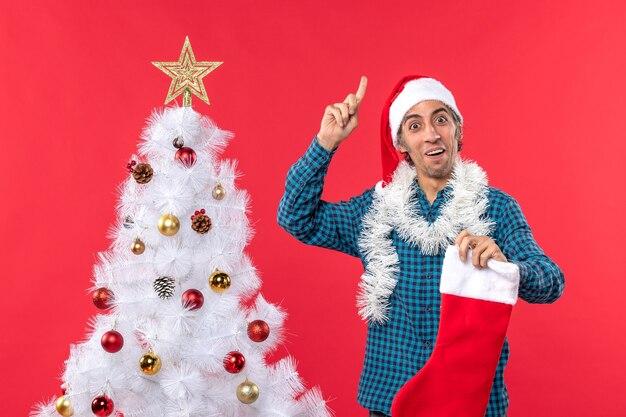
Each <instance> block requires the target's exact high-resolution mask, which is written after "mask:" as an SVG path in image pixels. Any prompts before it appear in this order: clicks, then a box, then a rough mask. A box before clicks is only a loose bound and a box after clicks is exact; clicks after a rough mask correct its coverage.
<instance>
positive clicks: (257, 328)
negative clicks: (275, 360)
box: [248, 320, 270, 342]
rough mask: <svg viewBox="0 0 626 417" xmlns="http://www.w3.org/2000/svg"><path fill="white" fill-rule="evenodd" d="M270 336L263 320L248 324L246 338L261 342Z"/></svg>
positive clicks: (268, 328) (268, 327)
mask: <svg viewBox="0 0 626 417" xmlns="http://www.w3.org/2000/svg"><path fill="white" fill-rule="evenodd" d="M269 335H270V326H269V325H268V324H267V323H266V322H264V321H263V320H254V321H251V322H250V323H248V337H249V338H250V339H251V340H252V341H254V342H263V341H264V340H265V339H267V337H268V336H269Z"/></svg>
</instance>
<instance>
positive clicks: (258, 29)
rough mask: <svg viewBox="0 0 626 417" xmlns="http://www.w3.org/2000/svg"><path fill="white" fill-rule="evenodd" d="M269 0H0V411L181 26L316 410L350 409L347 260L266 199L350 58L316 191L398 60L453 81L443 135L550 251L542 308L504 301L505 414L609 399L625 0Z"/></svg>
mask: <svg viewBox="0 0 626 417" xmlns="http://www.w3.org/2000/svg"><path fill="white" fill-rule="evenodd" d="M126 3H131V2H126ZM392 3H393V4H394V6H391V4H392ZM52 4H54V5H52ZM276 4H277V5H274V4H273V3H271V2H260V1H248V2H244V3H241V2H235V1H195V2H191V1H178V2H164V1H155V0H152V1H145V2H133V5H122V2H105V1H88V2H85V1H64V2H45V1H41V0H38V1H31V2H17V1H14V2H8V1H7V0H3V1H2V5H1V6H0V39H1V40H2V41H1V42H0V82H1V86H2V94H1V99H0V126H1V132H2V134H1V136H2V143H3V150H2V151H1V152H0V178H1V179H2V180H1V182H0V184H1V185H0V188H1V192H0V199H1V204H0V219H1V220H2V227H1V228H0V230H1V232H2V234H1V236H2V238H1V243H0V256H1V257H2V259H1V267H2V269H1V271H2V272H1V274H2V281H1V283H2V286H1V291H0V328H1V329H2V331H3V332H4V335H3V336H2V338H0V349H1V356H0V363H1V364H2V373H0V375H1V376H0V381H1V384H2V385H1V388H2V392H3V393H4V398H5V400H4V404H5V405H4V406H2V412H1V414H2V415H7V416H8V415H16V416H17V415H20V416H22V415H26V414H27V412H28V410H29V409H30V406H31V404H33V403H34V402H36V401H39V400H41V399H43V398H44V397H45V398H49V397H50V396H56V395H58V392H59V389H58V385H59V384H58V380H57V377H58V375H59V374H60V371H61V369H62V366H63V361H64V359H65V358H67V356H68V353H69V345H70V344H71V343H75V342H78V341H80V340H81V339H82V337H83V335H84V333H85V327H86V323H87V320H88V319H89V317H90V316H91V315H92V314H94V313H95V309H94V307H93V306H92V305H91V301H90V299H89V296H88V294H87V292H86V290H87V288H88V287H89V286H90V277H91V268H92V265H93V263H94V260H95V254H96V253H97V252H98V251H100V250H104V249H105V248H106V247H107V245H108V241H107V239H106V233H107V230H108V228H109V225H110V224H112V223H113V221H114V205H115V201H116V193H115V187H116V185H117V184H118V183H120V182H121V181H122V179H123V178H124V176H125V175H127V173H126V172H125V169H124V166H125V164H126V161H127V157H128V156H129V155H130V154H131V153H132V152H133V151H134V150H135V147H136V143H137V139H138V135H139V133H140V131H141V129H142V127H143V126H144V122H145V118H146V117H147V116H148V115H149V114H150V112H151V110H152V108H153V107H156V106H159V105H161V103H162V102H163V100H164V98H165V95H166V92H167V88H168V86H169V81H168V79H167V77H165V75H164V74H162V73H161V72H159V71H158V70H157V69H156V68H154V67H153V66H152V65H151V64H150V62H151V61H154V60H161V61H164V60H175V59H177V57H178V54H179V52H180V49H181V47H182V43H183V40H184V37H185V35H189V37H190V39H191V42H192V45H193V47H194V52H195V54H196V57H197V58H198V59H199V60H219V61H224V62H225V63H224V65H222V66H221V67H220V68H218V69H217V70H216V71H215V72H213V73H212V74H210V75H209V76H208V77H207V78H205V80H206V88H207V91H208V94H209V98H210V100H211V102H212V105H211V106H210V107H209V106H206V105H205V104H203V103H200V102H199V101H197V100H196V108H197V109H198V110H199V111H201V112H203V113H207V114H208V115H210V116H211V117H212V118H213V119H214V120H215V122H216V123H217V124H218V125H219V126H220V127H222V128H224V129H229V130H232V131H233V132H235V133H236V135H237V136H236V138H235V139H234V141H233V142H232V144H231V146H230V147H229V148H228V149H227V151H226V156H227V157H231V158H237V159H239V161H240V170H241V171H242V173H243V174H244V176H243V177H242V178H241V180H240V182H239V184H240V186H241V187H243V188H246V189H248V190H249V191H250V194H251V195H252V198H253V200H252V212H251V215H250V216H251V219H252V221H253V223H254V224H255V226H256V231H257V234H256V237H255V238H254V240H253V242H252V244H251V245H250V247H249V253H250V254H251V255H252V257H253V259H254V261H255V263H256V265H257V267H258V269H259V270H260V272H261V274H262V278H263V279H264V284H263V293H264V294H265V295H266V297H267V298H268V299H269V300H271V301H273V302H275V303H279V304H281V305H282V307H284V308H285V309H286V310H287V311H288V312H289V314H290V318H289V320H288V321H287V327H288V332H289V340H288V342H287V343H286V347H285V348H284V349H282V350H281V351H280V353H281V354H284V353H285V352H287V351H288V352H289V353H290V354H292V355H293V356H295V357H296V358H297V359H298V361H299V370H300V372H301V374H302V375H303V377H304V378H305V379H306V381H307V383H308V384H309V385H320V386H321V387H322V389H323V391H324V394H325V396H326V397H328V398H331V399H332V401H331V402H330V405H331V407H333V408H334V409H335V410H336V412H337V415H338V416H340V417H343V416H355V415H365V414H364V411H363V410H362V409H361V408H360V407H359V406H358V405H357V403H356V400H355V397H356V390H357V381H358V375H359V371H360V368H361V363H362V358H363V349H364V342H365V326H364V325H363V324H362V322H361V321H360V319H359V318H358V316H357V312H356V308H355V306H354V303H355V292H356V289H357V282H358V279H359V276H360V273H361V267H360V263H359V262H358V260H357V259H353V258H349V257H347V256H345V255H341V254H339V253H333V252H330V251H326V250H322V249H317V248H312V247H306V246H304V245H302V244H300V243H298V242H296V241H295V240H294V239H293V238H291V237H290V236H288V235H287V234H286V233H285V232H283V231H282V230H281V229H280V228H279V227H278V226H277V224H276V220H275V217H276V208H277V205H278V201H279V199H280V196H281V194H282V190H283V183H284V177H285V174H286V172H287V169H288V168H289V166H290V165H291V164H292V163H293V162H294V161H295V160H296V159H297V158H298V157H299V156H300V155H301V154H302V153H303V152H304V150H305V149H306V147H307V145H308V144H309V142H310V140H311V138H312V137H313V135H314V134H315V133H316V131H317V129H318V127H319V120H320V117H321V115H322V112H323V108H324V106H325V105H326V104H328V103H332V102H334V101H340V100H343V98H344V97H345V95H346V94H347V93H349V92H351V91H353V90H354V89H355V88H356V86H357V84H358V80H359V76H360V75H361V74H365V75H367V76H368V77H369V80H370V83H369V89H368V92H367V96H366V98H365V101H364V102H363V105H362V115H361V126H360V127H359V129H358V130H357V132H355V134H354V135H353V137H351V138H350V139H349V140H348V141H347V142H346V143H345V144H344V145H343V146H342V148H341V149H340V151H339V152H338V153H337V155H336V157H335V159H334V161H333V164H332V166H331V169H330V172H329V175H328V180H327V187H326V190H325V197H326V198H327V199H330V200H335V199H340V198H346V197H349V196H350V195H353V194H356V193H359V192H361V191H362V190H363V189H365V188H367V187H369V186H371V185H372V184H373V183H374V182H375V181H377V179H378V175H379V157H378V136H377V132H378V122H379V112H380V109H381V106H382V103H383V100H384V98H385V97H386V96H387V94H388V92H389V90H390V89H391V88H392V86H393V85H394V84H395V82H396V81H397V80H398V79H399V78H400V77H401V76H402V75H405V74H408V73H422V74H429V75H432V76H434V77H436V78H439V79H440V80H442V81H443V82H444V83H445V84H446V85H447V86H448V87H449V88H450V89H451V90H452V91H453V92H454V94H455V96H456V98H457V103H459V107H460V109H461V111H462V112H463V115H464V117H465V120H466V132H465V133H466V134H465V138H466V140H465V147H464V151H463V153H464V155H465V156H466V157H469V158H473V159H476V160H478V161H479V162H480V164H481V165H482V166H483V167H484V168H485V169H486V170H487V172H488V173H489V175H490V180H491V183H492V184H493V185H495V186H497V187H501V188H503V189H504V190H506V191H507V192H508V193H509V194H512V195H513V196H515V197H516V198H517V199H518V201H519V202H520V203H521V205H522V208H523V209H524V212H525V214H526V216H527V218H528V220H529V222H530V224H531V226H532V227H533V229H534V232H535V235H536V238H537V240H538V241H539V243H540V244H541V245H542V246H543V248H544V249H545V250H546V252H547V253H548V254H549V255H550V256H552V257H553V258H554V259H555V260H556V261H557V263H558V264H559V265H560V266H561V267H562V268H563V270H564V271H565V275H566V280H567V282H566V289H565V294H564V296H563V297H562V298H561V299H560V300H559V301H558V302H557V303H556V304H554V305H547V306H537V305H528V304H526V303H524V302H520V303H519V304H518V305H517V306H516V307H515V310H514V316H513V319H512V324H511V328H510V332H509V337H510V341H511V347H512V356H511V361H510V366H509V367H508V370H507V374H506V378H507V381H508V384H509V388H510V395H511V409H510V416H512V417H521V416H534V417H559V416H603V417H617V416H624V415H626V397H625V396H624V395H623V389H624V386H625V383H626V376H625V375H626V373H625V372H624V370H625V369H626V360H625V359H624V355H623V350H624V345H625V344H624V342H625V339H626V336H625V334H626V332H625V330H626V329H625V325H624V322H625V321H624V319H623V317H624V311H625V309H624V303H623V301H622V297H621V296H622V295H623V294H624V291H625V290H626V282H625V280H624V278H625V277H626V263H625V261H624V259H626V257H625V256H624V245H623V239H624V236H625V234H626V233H625V232H626V229H625V227H624V220H623V212H624V206H625V204H624V203H625V199H626V197H625V196H624V189H625V187H624V183H625V181H624V180H625V176H626V175H625V173H624V172H625V171H624V162H623V153H624V151H625V150H626V145H625V143H626V140H625V139H624V130H625V129H624V127H623V124H622V123H623V120H624V108H625V105H626V100H625V97H626V83H625V82H624V74H625V73H626V54H624V49H625V41H626V30H625V29H624V28H625V27H626V25H624V22H625V21H626V6H625V4H626V3H624V2H623V1H619V0H614V1H594V2H589V3H587V4H585V3H584V2H579V1H555V2H544V1H538V0H530V1H524V2H509V1H495V0H491V1H476V2H455V1H448V0H442V1H438V2H419V1H411V2H405V3H404V4H400V2H356V1H352V2H350V1H344V2H334V1H325V0H318V1H316V2H302V1H297V2H296V1H294V2H276ZM278 4H279V5H278ZM620 213H622V214H620Z"/></svg>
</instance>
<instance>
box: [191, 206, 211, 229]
mask: <svg viewBox="0 0 626 417" xmlns="http://www.w3.org/2000/svg"><path fill="white" fill-rule="evenodd" d="M204 213H205V210H204V209H202V210H200V211H198V210H196V212H195V213H194V214H193V216H191V228H192V229H193V230H195V231H196V232H198V233H200V234H201V235H202V234H204V233H206V232H208V231H209V230H211V218H210V217H209V216H207V215H206V214H204Z"/></svg>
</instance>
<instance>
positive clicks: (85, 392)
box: [31, 39, 330, 417]
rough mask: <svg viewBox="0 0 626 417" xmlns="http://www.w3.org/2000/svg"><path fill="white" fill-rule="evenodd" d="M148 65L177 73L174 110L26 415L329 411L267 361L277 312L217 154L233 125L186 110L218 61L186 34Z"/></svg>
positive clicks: (231, 166)
mask: <svg viewBox="0 0 626 417" xmlns="http://www.w3.org/2000/svg"><path fill="white" fill-rule="evenodd" d="M158 64H169V71H171V72H176V71H177V72H178V73H180V74H186V75H185V76H177V77H174V76H172V78H173V81H172V87H170V92H169V94H168V101H169V100H171V99H173V98H174V97H176V95H178V94H184V101H183V102H184V104H185V106H183V107H167V108H165V109H164V110H162V111H158V112H154V113H153V115H152V116H151V118H150V119H149V123H148V126H147V127H146V129H145V130H144V132H143V134H142V142H141V144H140V146H139V156H133V157H132V158H131V162H129V164H128V165H127V167H128V169H129V173H130V175H129V178H128V180H126V181H125V182H124V183H123V184H122V185H121V187H120V192H121V197H120V200H119V204H118V207H117V211H118V218H119V222H118V224H117V225H116V226H115V227H114V228H113V229H112V231H111V238H112V245H111V247H110V249H109V250H108V251H107V252H104V253H101V254H99V261H98V263H97V264H96V266H95V268H94V288H93V299H94V303H95V304H96V306H97V307H98V308H100V309H102V310H103V314H101V315H98V316H96V317H95V318H93V320H92V322H91V323H90V325H91V328H92V331H91V333H90V334H89V335H88V337H87V340H86V341H85V342H83V343H80V344H78V345H75V346H72V347H71V349H70V357H69V359H68V360H67V361H66V364H65V365H66V366H65V372H64V373H63V376H62V380H63V382H62V385H61V386H62V389H63V395H62V396H60V397H59V398H57V399H55V400H53V401H51V402H49V403H47V404H39V405H38V406H37V407H36V410H34V411H33V413H32V414H31V415H32V416H36V417H52V416H59V415H61V416H72V415H73V416H77V417H79V416H93V415H96V416H118V417H122V416H124V417H140V416H146V417H157V416H167V417H209V416H264V417H265V416H267V417H270V416H320V417H322V416H324V417H326V416H329V415H330V412H329V410H328V408H327V407H326V403H325V402H324V400H323V399H322V397H321V393H320V391H319V390H318V389H317V388H314V389H312V390H309V391H308V392H304V384H303V382H302V381H301V379H300V377H299V376H298V373H297V371H296V367H295V363H294V360H293V359H292V358H291V357H287V358H284V359H282V360H280V361H278V362H276V363H274V364H268V363H267V362H266V357H267V354H268V352H270V351H272V350H273V349H275V348H276V347H277V346H278V345H279V344H280V343H281V342H282V334H283V332H282V324H283V320H284V317H285V314H284V312H283V311H281V310H280V309H279V308H278V307H276V306H274V305H272V304H270V303H268V302H267V301H266V300H265V299H264V298H263V297H262V295H261V294H260V293H258V291H259V287H260V285H261V283H260V280H259V278H258V276H257V274H256V271H255V268H254V267H253V265H252V263H251V261H250V259H249V257H248V256H246V254H245V253H244V248H245V246H246V245H247V243H248V242H249V240H250V238H251V236H252V230H251V227H250V224H249V222H248V218H247V215H246V212H247V205H248V196H247V194H246V192H245V191H244V190H239V189H237V188H236V185H235V179H236V178H237V173H236V164H235V162H232V161H228V160H220V159H219V154H220V152H221V151H222V150H223V148H224V147H225V146H226V144H227V143H228V141H229V139H230V138H231V137H232V134H231V133H229V132H226V131H223V130H220V129H219V128H218V127H217V126H215V125H214V123H213V122H212V121H211V120H210V119H209V118H208V117H206V116H203V115H201V114H199V113H197V112H196V111H194V110H193V109H192V108H191V106H190V104H191V103H190V102H191V94H192V93H193V94H196V95H198V96H199V97H201V98H203V99H206V93H205V92H204V87H203V86H202V79H201V78H202V77H203V76H204V75H206V74H207V73H208V72H210V71H211V70H212V69H214V68H215V67H217V66H218V65H219V64H220V63H206V62H205V63H202V62H196V61H195V58H194V56H193V52H192V50H191V45H190V44H189V40H188V39H187V40H186V41H185V46H184V48H183V51H182V53H181V56H180V59H179V61H178V63H155V65H157V66H159V65H158ZM173 64H178V65H179V68H177V67H176V66H175V65H173ZM203 64H213V65H212V66H211V65H209V66H207V65H204V66H202V65H203ZM209 67H210V69H209V70H208V71H205V72H204V73H202V68H204V69H206V68H209ZM198 68H199V69H198ZM164 71H165V70H164ZM166 72H167V71H166ZM185 77H187V78H185ZM177 91H178V94H177ZM203 95H204V96H203ZM205 101H207V102H208V99H206V100H205ZM166 103H167V101H166ZM255 297H256V298H255ZM242 301H248V302H247V303H245V302H242ZM246 306H247V307H246Z"/></svg>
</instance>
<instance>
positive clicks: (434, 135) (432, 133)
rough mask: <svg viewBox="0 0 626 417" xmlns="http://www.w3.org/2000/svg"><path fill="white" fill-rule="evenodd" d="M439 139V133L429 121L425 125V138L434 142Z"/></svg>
mask: <svg viewBox="0 0 626 417" xmlns="http://www.w3.org/2000/svg"><path fill="white" fill-rule="evenodd" d="M439 139H441V135H440V134H439V133H438V132H437V129H436V127H435V125H433V124H430V123H429V124H428V125H427V126H426V140H427V141H429V142H436V141H437V140H439Z"/></svg>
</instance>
